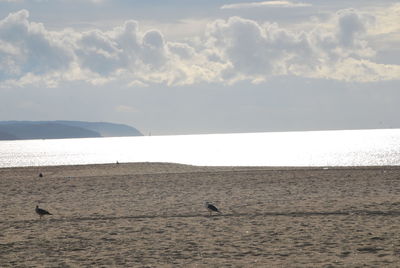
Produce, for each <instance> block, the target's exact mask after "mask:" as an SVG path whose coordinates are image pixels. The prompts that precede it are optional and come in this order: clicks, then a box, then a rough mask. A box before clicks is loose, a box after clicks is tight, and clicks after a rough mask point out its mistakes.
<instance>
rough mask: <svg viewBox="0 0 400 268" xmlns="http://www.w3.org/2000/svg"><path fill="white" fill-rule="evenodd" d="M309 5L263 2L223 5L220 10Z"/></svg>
mask: <svg viewBox="0 0 400 268" xmlns="http://www.w3.org/2000/svg"><path fill="white" fill-rule="evenodd" d="M309 6H311V4H308V3H299V2H290V1H263V2H250V3H236V4H229V5H223V6H222V7H221V9H242V8H260V7H285V8H288V7H309Z"/></svg>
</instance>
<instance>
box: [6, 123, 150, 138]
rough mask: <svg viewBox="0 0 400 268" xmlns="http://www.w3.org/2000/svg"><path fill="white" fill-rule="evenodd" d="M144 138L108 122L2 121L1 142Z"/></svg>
mask: <svg viewBox="0 0 400 268" xmlns="http://www.w3.org/2000/svg"><path fill="white" fill-rule="evenodd" d="M126 136H143V134H142V133H140V131H139V130H137V129H136V128H134V127H131V126H128V125H124V124H115V123H108V122H85V121H0V140H28V139H68V138H95V137H126Z"/></svg>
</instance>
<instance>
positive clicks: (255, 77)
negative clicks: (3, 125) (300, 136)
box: [0, 0, 400, 135]
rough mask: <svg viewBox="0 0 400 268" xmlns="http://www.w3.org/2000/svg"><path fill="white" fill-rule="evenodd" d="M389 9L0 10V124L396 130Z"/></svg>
mask: <svg viewBox="0 0 400 268" xmlns="http://www.w3.org/2000/svg"><path fill="white" fill-rule="evenodd" d="M399 21H400V2H399V1H397V0H396V1H395V0H381V1H370V0H346V1H344V0H335V1H332V0H318V1H316V0H304V1H244V0H238V1H223V0H202V1H194V0H154V1H152V0H149V1H138V0H131V1H126V0H30V1H28V0H0V120H82V121H94V122H99V121H106V122H115V123H124V124H128V125H131V126H134V127H136V128H137V129H139V130H140V131H141V132H142V133H144V134H146V135H147V134H148V133H151V134H152V135H177V134H206V133H238V132H267V131H302V130H331V129H366V128H367V129H371V128H400V117H399V116H398V115H400V23H399Z"/></svg>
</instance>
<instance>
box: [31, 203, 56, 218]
mask: <svg viewBox="0 0 400 268" xmlns="http://www.w3.org/2000/svg"><path fill="white" fill-rule="evenodd" d="M35 212H36V213H37V214H38V215H39V217H40V218H42V217H43V216H44V215H53V214H51V213H50V212H48V211H47V210H45V209H42V208H39V206H38V205H36V209H35Z"/></svg>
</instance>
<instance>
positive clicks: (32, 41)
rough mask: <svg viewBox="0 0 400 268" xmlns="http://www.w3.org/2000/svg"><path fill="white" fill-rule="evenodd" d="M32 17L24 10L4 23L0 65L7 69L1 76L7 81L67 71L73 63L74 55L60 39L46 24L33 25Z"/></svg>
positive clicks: (0, 31)
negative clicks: (49, 30)
mask: <svg viewBox="0 0 400 268" xmlns="http://www.w3.org/2000/svg"><path fill="white" fill-rule="evenodd" d="M28 17H29V13H28V11H26V10H21V11H19V12H16V13H13V14H10V15H9V16H8V17H6V18H5V19H4V20H2V21H0V41H1V42H0V45H1V47H2V49H0V62H1V66H3V67H0V70H1V71H2V73H3V74H2V75H0V76H2V77H3V78H4V77H5V78H7V77H12V78H20V77H22V76H23V75H25V74H26V73H33V74H36V75H43V74H45V73H48V72H52V71H57V70H66V69H67V68H68V67H69V64H70V63H71V61H72V59H73V54H72V51H71V50H70V49H69V48H68V47H65V46H63V45H62V44H61V41H60V40H59V39H58V37H57V36H55V35H53V34H52V33H50V32H48V31H47V30H46V29H45V28H44V26H43V25H42V24H38V23H30V22H29V21H28ZM7 48H8V49H7ZM10 48H12V49H10ZM9 67H11V68H9Z"/></svg>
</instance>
